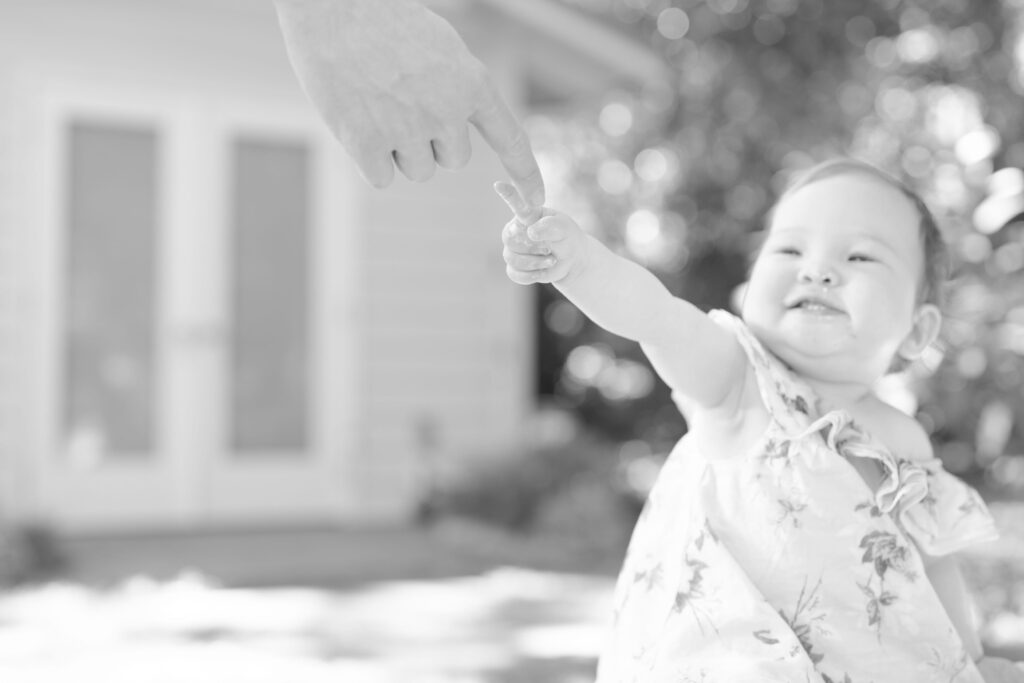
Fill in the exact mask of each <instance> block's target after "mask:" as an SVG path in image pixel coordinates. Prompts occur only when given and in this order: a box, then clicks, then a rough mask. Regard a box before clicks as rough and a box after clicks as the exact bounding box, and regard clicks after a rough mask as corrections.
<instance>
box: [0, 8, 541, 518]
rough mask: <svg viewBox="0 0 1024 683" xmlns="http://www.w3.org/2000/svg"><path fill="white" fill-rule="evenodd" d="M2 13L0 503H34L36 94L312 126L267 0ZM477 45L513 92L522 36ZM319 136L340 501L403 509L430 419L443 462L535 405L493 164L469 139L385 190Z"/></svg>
mask: <svg viewBox="0 0 1024 683" xmlns="http://www.w3.org/2000/svg"><path fill="white" fill-rule="evenodd" d="M0 16H2V17H3V19H2V21H0V378H2V379H0V464H2V467H3V469H2V470H0V477H2V479H0V482H2V483H3V487H2V489H0V492H2V503H0V504H6V505H8V506H10V507H12V508H13V510H11V512H13V513H15V514H16V515H20V516H35V515H39V516H44V517H45V516H47V514H48V510H47V509H45V507H44V508H42V509H40V500H39V499H38V498H37V497H35V496H34V494H33V492H34V491H36V490H38V488H39V487H38V484H39V482H36V481H33V480H32V477H33V476H34V474H33V473H35V472H37V471H38V470H37V468H36V467H35V466H34V465H33V460H34V459H37V458H41V457H49V454H47V453H46V452H45V448H46V444H47V441H46V438H45V437H44V436H41V435H40V434H39V430H38V425H39V424H40V423H39V417H38V415H36V414H35V413H36V412H38V406H39V405H40V400H43V399H45V398H46V389H45V387H44V386H42V384H41V383H40V381H39V376H38V369H39V367H40V364H41V363H45V362H46V361H45V356H44V355H40V354H44V353H45V349H42V348H41V345H40V344H39V343H38V342H39V340H38V339H36V338H34V337H33V331H34V330H38V329H39V327H40V326H39V320H40V316H45V314H46V312H45V310H43V309H44V302H43V300H42V298H41V293H40V292H38V291H35V289H34V288H33V287H30V286H27V283H31V282H33V278H32V273H33V270H32V269H33V268H35V267H37V265H38V264H36V263H34V262H32V261H31V260H25V259H24V258H23V255H24V254H26V253H31V252H32V251H33V249H32V248H31V247H32V246H33V245H32V240H33V239H35V235H36V230H35V227H36V226H37V225H38V224H39V221H40V220H41V217H42V216H43V215H44V214H45V213H46V210H47V209H46V207H45V206H43V205H42V204H44V203H45V202H46V201H47V198H46V197H45V196H40V193H39V190H40V188H45V187H47V180H46V179H45V178H41V177H40V173H41V160H40V154H41V149H42V145H43V143H44V141H43V140H41V139H39V130H40V127H39V125H38V122H39V118H40V116H41V115H42V114H43V112H42V109H41V107H42V106H43V105H42V102H44V101H45V99H46V93H47V92H50V91H52V89H54V88H57V89H60V88H62V87H63V85H62V84H69V83H72V84H73V83H79V84H80V83H94V82H102V83H105V84H107V85H108V86H109V87H112V88H123V89H124V90H126V91H136V92H149V91H154V92H159V93H161V94H162V95H163V96H166V97H167V98H168V99H169V100H171V101H174V100H177V101H179V102H180V106H182V107H185V108H188V109H189V110H190V111H191V112H192V113H193V114H194V115H195V116H196V117H197V118H196V120H197V121H202V120H204V116H206V114H209V113H211V112H216V111H218V110H219V109H221V108H222V107H237V104H238V103H239V102H243V103H244V102H251V103H252V106H253V107H264V106H268V107H280V108H281V109H282V110H287V111H289V112H293V111H302V112H306V114H305V115H308V119H309V125H310V126H312V127H315V126H319V125H320V124H319V121H318V120H317V119H316V118H315V115H314V113H313V110H312V108H311V107H309V106H308V105H307V104H306V103H305V101H304V97H303V96H302V93H301V91H300V90H299V88H298V85H297V83H296V81H295V79H294V76H293V74H292V72H291V69H290V67H289V66H288V64H287V61H286V58H285V54H284V47H283V44H282V42H281V40H280V36H279V34H278V32H277V26H276V19H275V17H274V14H273V10H272V7H271V3H270V2H269V0H265V1H264V0H216V1H202V0H180V1H179V0H176V1H175V2H166V1H165V0H89V2H80V1H76V0H0ZM456 23H458V18H456ZM466 27H467V28H466V30H467V31H468V32H470V33H472V32H473V31H474V30H476V29H474V28H473V27H472V21H470V23H469V24H466ZM498 35H501V34H500V32H498ZM476 44H477V45H478V47H476V48H475V49H477V50H478V51H480V56H481V57H482V58H484V60H485V61H487V62H488V63H489V64H491V65H492V68H493V70H494V73H495V74H497V75H498V78H500V79H501V81H502V86H501V87H502V89H503V90H504V91H506V92H509V93H515V92H516V90H517V87H516V78H517V66H516V57H515V55H516V49H517V46H514V45H501V43H500V41H499V42H494V43H493V44H492V45H490V46H489V47H480V46H479V41H477V42H476ZM172 106H173V105H172ZM324 144H325V146H326V147H327V150H328V151H327V154H328V157H329V159H330V162H329V163H330V167H331V168H332V169H333V173H334V179H336V180H337V182H338V187H336V188H335V190H336V192H337V193H338V196H340V197H343V200H342V201H335V202H327V203H326V204H325V206H324V207H323V210H324V211H325V212H326V213H327V214H328V216H329V222H330V223H332V224H333V225H335V226H336V233H329V234H328V235H326V236H325V238H324V242H323V244H324V245H325V248H327V249H338V250H349V251H351V252H353V253H352V254H351V257H350V258H347V259H343V262H345V263H347V264H348V265H349V266H350V267H348V268H345V271H346V272H330V273H327V274H326V275H325V278H326V282H325V286H324V288H323V291H325V292H326V300H325V301H324V302H323V309H324V310H325V311H328V314H327V318H326V324H325V326H324V327H323V330H322V337H321V342H322V343H324V344H326V345H329V346H330V347H331V348H332V349H334V350H335V353H333V354H331V355H330V356H329V358H330V360H329V361H328V362H327V363H326V364H325V366H324V373H325V375H327V376H326V377H324V378H323V380H324V385H323V386H324V389H323V391H322V394H321V400H322V404H323V406H324V410H325V414H327V415H329V416H330V419H329V420H328V421H327V423H326V424H325V427H324V428H325V430H326V432H327V434H326V436H325V441H326V443H328V444H329V446H330V448H331V449H333V450H334V451H335V452H333V453H332V454H331V457H332V458H334V461H335V463H336V470H335V472H336V476H337V482H336V485H337V492H338V496H339V499H340V502H339V516H340V517H344V518H348V519H354V518H372V519H387V518H401V517H403V516H405V515H406V514H407V513H408V512H409V510H410V508H411V506H412V505H414V504H415V501H416V496H417V495H418V488H419V487H420V486H421V485H422V482H423V475H424V474H425V473H424V471H423V465H424V455H425V454H424V452H423V444H422V442H421V441H422V440H421V439H420V438H419V437H418V434H420V433H421V427H420V426H421V425H422V424H423V422H424V420H426V421H427V422H429V423H430V424H431V425H432V426H433V427H434V429H435V430H436V436H437V440H436V443H435V444H434V457H436V458H439V459H441V460H442V461H444V462H446V463H448V465H447V466H448V467H449V468H450V467H452V466H453V463H457V462H460V461H462V460H463V459H465V458H470V459H471V458H474V457H479V456H483V455H490V454H492V453H493V452H495V451H500V450H502V449H505V448H507V446H508V445H509V444H510V443H512V442H513V441H514V440H515V438H516V435H517V430H518V428H519V426H520V425H521V424H522V421H523V418H524V417H525V415H526V413H527V412H528V411H529V409H530V407H531V396H530V386H531V384H532V374H531V370H530V367H531V362H532V359H531V353H532V351H531V348H530V345H531V343H532V338H533V330H532V328H531V325H532V314H531V303H530V301H531V300H530V296H531V294H530V292H529V290H527V289H524V288H518V287H515V286H514V285H512V284H511V283H509V282H508V281H507V280H506V278H505V276H504V268H503V264H502V262H501V258H500V242H499V231H500V228H501V225H502V224H503V223H504V221H505V220H506V216H505V212H504V210H503V207H502V206H501V204H500V202H499V201H498V200H497V198H496V197H495V196H494V195H493V192H492V191H491V189H490V186H491V183H492V182H493V181H494V180H496V179H498V178H500V177H502V175H503V173H502V171H501V169H500V167H499V166H498V164H497V163H496V161H495V160H494V158H493V155H491V154H490V153H489V150H487V149H486V148H485V146H484V145H483V144H482V142H481V141H480V140H479V139H478V138H474V149H475V150H476V154H475V155H474V159H473V161H472V162H471V165H470V167H469V168H468V169H466V170H464V171H462V172H459V173H454V174H452V173H443V172H442V174H441V175H439V176H438V177H437V178H435V179H434V180H433V181H432V182H430V183H428V184H424V185H415V184H412V183H408V182H405V181H404V180H398V181H396V184H395V186H394V187H392V188H391V189H389V190H387V191H383V192H381V191H374V190H372V189H370V188H368V186H366V185H365V184H364V183H362V182H361V181H360V180H358V179H356V178H355V174H354V170H353V168H352V165H351V164H350V162H348V160H347V159H346V158H345V157H344V155H342V154H341V153H340V152H339V151H338V150H337V148H336V147H334V146H333V145H332V144H331V143H330V142H327V141H325V143H324ZM328 191H330V188H328ZM336 198H337V197H336ZM183 210H187V209H183ZM36 246H38V245H36ZM339 349H340V350H339ZM0 511H2V508H0Z"/></svg>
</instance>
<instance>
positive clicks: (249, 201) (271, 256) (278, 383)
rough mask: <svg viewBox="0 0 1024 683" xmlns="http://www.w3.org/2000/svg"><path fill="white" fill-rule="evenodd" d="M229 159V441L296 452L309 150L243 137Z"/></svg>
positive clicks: (304, 427)
mask: <svg viewBox="0 0 1024 683" xmlns="http://www.w3.org/2000/svg"><path fill="white" fill-rule="evenodd" d="M233 159H234V192H233V195H234V196H233V197H232V202H233V206H234V218H233V226H232V228H233V238H234V244H233V254H234V266H233V268H232V280H233V282H232V293H233V309H232V310H233V316H232V317H233V320H232V325H231V346H230V350H231V354H230V357H231V369H232V371H231V394H230V397H231V405H230V411H229V415H230V416H231V424H232V427H231V439H232V451H233V452H234V453H236V454H238V455H240V456H253V455H257V456H258V455H266V454H267V453H277V454H284V453H288V454H293V455H298V454H301V453H303V452H304V451H305V448H306V442H307V433H308V412H309V410H308V396H309V379H308V378H309V334H308V328H309V305H310V296H309V295H310V292H309V275H308V274H309V249H308V247H309V170H308V168H309V153H308V150H307V148H306V146H305V145H302V144H296V143H286V142H271V141H266V140H259V139H249V138H240V139H237V140H236V141H235V143H234V145H233Z"/></svg>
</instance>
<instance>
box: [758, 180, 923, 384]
mask: <svg viewBox="0 0 1024 683" xmlns="http://www.w3.org/2000/svg"><path fill="white" fill-rule="evenodd" d="M919 222H920V217H919V216H918V213H917V209H916V208H915V207H914V205H913V204H912V203H911V201H910V200H909V199H907V197H905V196H904V195H903V194H902V193H901V192H900V191H899V190H897V189H895V188H893V187H890V186H888V185H886V184H884V183H883V182H882V181H881V180H878V179H876V178H872V177H871V176H868V175H866V174H860V173H847V174H842V175H838V176H833V177H828V178H824V179H821V180H817V181H814V182H812V183H811V184H809V185H806V186H804V187H802V188H800V189H799V190H797V191H796V192H794V193H793V194H791V195H789V196H788V197H786V198H785V199H783V200H782V202H781V203H780V204H779V205H778V206H777V207H776V210H775V214H774V217H773V220H772V224H771V226H769V234H768V238H767V240H766V241H765V244H764V247H763V249H762V251H761V254H760V255H759V256H758V258H757V261H756V262H755V264H754V267H753V270H752V271H751V276H750V282H749V284H748V287H747V292H746V297H745V299H744V302H743V318H744V319H745V320H746V322H747V324H748V325H749V326H750V328H751V329H752V330H753V331H754V332H755V334H756V335H757V336H758V338H760V339H761V340H762V342H763V343H765V345H766V346H767V347H768V348H769V349H770V350H771V351H772V352H773V353H774V354H775V355H777V356H779V357H780V358H781V359H782V360H783V361H784V362H786V363H787V364H788V365H789V366H790V367H792V368H793V369H794V370H796V371H797V372H798V373H800V374H803V375H804V376H806V377H809V378H814V379H820V380H823V381H842V382H851V381H857V382H864V383H866V384H870V383H871V382H873V381H874V380H875V379H877V378H878V377H881V376H882V375H884V374H885V373H886V371H887V370H888V368H889V367H890V365H891V363H892V361H893V359H894V358H895V357H896V355H897V353H898V352H899V350H900V346H901V344H902V342H903V341H904V340H905V339H906V338H907V336H908V335H909V334H910V333H911V330H912V328H913V326H914V319H915V311H916V309H917V292H918V284H919V282H920V280H921V274H922V271H923V268H924V253H923V249H922V246H921V239H920V233H919V230H920V228H919Z"/></svg>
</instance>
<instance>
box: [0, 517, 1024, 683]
mask: <svg viewBox="0 0 1024 683" xmlns="http://www.w3.org/2000/svg"><path fill="white" fill-rule="evenodd" d="M992 509H993V513H994V514H995V515H996V517H997V520H998V522H999V524H1000V527H1001V528H1002V530H1003V532H1004V536H1003V539H1002V540H1001V541H999V542H996V543H992V544H988V545H986V546H984V547H979V548H978V549H976V550H975V551H973V552H972V553H971V554H969V555H967V556H966V558H965V574H966V576H967V579H968V581H969V583H970V586H971V589H972V591H973V592H974V593H975V595H976V597H977V599H978V603H979V606H980V608H981V611H982V614H983V616H984V621H985V627H984V631H983V635H984V639H985V641H986V644H987V646H988V647H989V648H990V649H992V650H993V651H998V652H1001V653H1004V654H1010V655H1014V656H1018V657H1024V610H1022V609H1021V607H1022V605H1024V504H1021V503H995V504H993V506H992ZM90 543H91V545H90ZM90 543H82V544H79V545H78V546H77V547H73V548H72V549H71V552H72V555H73V559H75V558H77V561H76V562H74V563H73V564H72V565H71V570H70V572H69V574H68V575H67V576H66V577H65V578H64V579H63V580H56V581H51V582H47V583H43V584H40V585H36V586H31V587H23V588H20V589H18V590H15V591H10V592H8V593H7V594H5V595H3V596H2V597H0V681H12V682H17V683H64V682H71V681H73V682H75V683H80V682H82V681H85V682H91V681H102V682H103V683H183V682H184V681H188V682H189V683H205V682H209V683H214V682H216V683H222V682H224V681H230V682H231V683H263V682H264V681H265V682H267V683H271V682H273V683H278V682H279V681H288V682H289V683H319V682H320V681H324V682H327V681H330V682H331V683H339V682H344V683H390V682H392V681H403V683H404V682H408V681H416V682H417V683H441V682H444V683H528V682H529V683H583V682H586V681H591V680H592V678H593V667H594V662H595V659H596V656H597V652H598V649H599V646H600V642H601V637H602V631H603V627H604V624H605V620H606V618H607V616H608V611H609V603H610V595H611V589H612V580H613V579H612V577H613V574H614V568H615V565H616V564H617V559H618V558H617V557H615V556H614V555H615V553H616V552H619V551H617V550H613V549H612V548H611V546H605V547H598V546H595V545H594V543H593V542H589V541H588V542H583V541H581V540H580V539H578V538H577V539H573V538H571V537H568V536H565V535H564V534H563V535H557V534H548V535H533V536H528V535H517V534H510V533H508V532H503V531H498V530H495V529H492V528H488V527H482V526H480V525H473V524H465V523H455V522H451V523H448V522H446V523H442V524H439V525H437V526H435V527H433V528H431V529H428V530H416V529H405V530H376V531H374V530H362V531H351V532H346V533H341V534H337V533H335V534H319V535H318V534H317V533H309V534H306V535H305V536H302V535H298V536H297V535H295V534H278V535H274V534H269V535H263V536H254V537H248V538H245V537H241V538H240V537H233V538H228V537H224V536H220V537H207V538H202V537H200V538H179V539H168V538H161V539H134V542H133V541H132V539H128V540H125V539H121V540H119V541H114V540H106V541H99V540H93V541H91V542H90ZM132 548H134V549H135V550H134V552H135V554H134V555H133V554H132V552H133V551H132ZM90 553H92V554H90ZM232 560H234V562H232ZM184 566H191V567H192V569H191V570H184V571H183V569H182V567H184ZM282 571H290V572H291V576H290V577H285V576H283V575H282V574H281V572H282ZM119 572H120V573H119ZM275 573H276V576H277V579H276V580H275V579H274V576H275ZM129 575H134V576H133V577H132V578H128V577H129Z"/></svg>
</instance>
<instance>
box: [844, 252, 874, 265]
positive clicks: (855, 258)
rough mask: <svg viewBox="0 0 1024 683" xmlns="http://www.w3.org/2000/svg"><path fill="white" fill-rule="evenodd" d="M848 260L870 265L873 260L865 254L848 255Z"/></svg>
mask: <svg viewBox="0 0 1024 683" xmlns="http://www.w3.org/2000/svg"><path fill="white" fill-rule="evenodd" d="M849 260H850V261H853V262H856V263H871V262H872V261H874V260H875V259H873V258H871V257H870V256H868V255H867V254H850V258H849Z"/></svg>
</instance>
